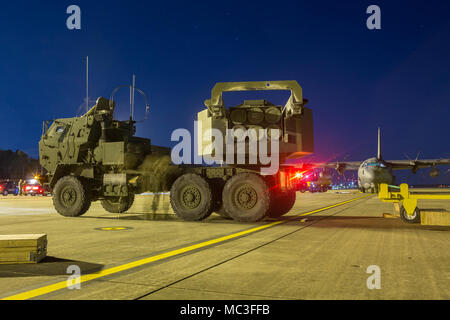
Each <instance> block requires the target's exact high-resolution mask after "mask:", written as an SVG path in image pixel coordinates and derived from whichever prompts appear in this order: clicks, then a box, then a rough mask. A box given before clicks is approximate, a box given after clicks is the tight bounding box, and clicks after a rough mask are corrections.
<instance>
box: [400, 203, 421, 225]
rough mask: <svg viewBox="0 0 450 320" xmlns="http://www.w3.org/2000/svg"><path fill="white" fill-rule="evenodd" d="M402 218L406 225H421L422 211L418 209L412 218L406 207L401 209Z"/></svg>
mask: <svg viewBox="0 0 450 320" xmlns="http://www.w3.org/2000/svg"><path fill="white" fill-rule="evenodd" d="M400 218H402V220H403V221H404V222H406V223H420V210H419V208H416V210H414V213H413V215H412V216H410V215H409V214H408V213H407V212H406V210H405V208H404V207H402V208H401V209H400Z"/></svg>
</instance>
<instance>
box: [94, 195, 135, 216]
mask: <svg viewBox="0 0 450 320" xmlns="http://www.w3.org/2000/svg"><path fill="white" fill-rule="evenodd" d="M133 202H134V194H132V193H130V194H128V196H127V197H109V198H106V199H103V200H101V203H102V207H103V209H105V210H106V211H108V212H111V213H123V212H125V211H128V209H130V208H131V206H132V205H133Z"/></svg>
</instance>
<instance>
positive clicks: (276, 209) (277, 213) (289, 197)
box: [269, 189, 296, 218]
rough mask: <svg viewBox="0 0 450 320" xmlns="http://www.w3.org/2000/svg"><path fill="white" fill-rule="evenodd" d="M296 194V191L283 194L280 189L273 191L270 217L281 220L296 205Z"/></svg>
mask: <svg viewBox="0 0 450 320" xmlns="http://www.w3.org/2000/svg"><path fill="white" fill-rule="evenodd" d="M295 199H296V192H295V191H294V190H289V191H286V192H281V191H279V190H278V189H274V190H273V191H272V198H271V201H272V203H271V206H270V212H269V217H271V218H279V217H281V216H283V215H285V214H286V213H288V212H289V211H291V209H292V207H293V206H294V204H295Z"/></svg>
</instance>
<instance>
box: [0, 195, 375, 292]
mask: <svg viewBox="0 0 450 320" xmlns="http://www.w3.org/2000/svg"><path fill="white" fill-rule="evenodd" d="M368 196H371V195H365V196H362V197H358V198H354V199H351V200H347V201H344V202H340V203H337V204H333V205H331V206H328V207H324V208H320V209H316V210H313V211H309V212H306V213H302V214H299V215H296V216H297V217H303V216H308V215H311V214H314V213H317V212H320V211H324V210H328V209H331V208H334V207H338V206H341V205H344V204H347V203H350V202H353V201H356V200H359V199H362V198H366V197H368ZM289 221H292V219H289V220H281V221H275V222H271V223H267V224H265V225H262V226H259V227H255V228H251V229H248V230H244V231H240V232H236V233H233V234H230V235H227V236H223V237H220V238H216V239H212V240H208V241H204V242H201V243H197V244H194V245H191V246H188V247H184V248H180V249H176V250H172V251H169V252H166V253H161V254H158V255H155V256H152V257H148V258H144V259H141V260H137V261H133V262H129V263H125V264H122V265H119V266H116V267H112V268H108V269H105V270H102V271H99V272H96V273H91V274H87V275H82V276H80V277H78V278H76V279H71V280H70V281H69V283H68V282H67V281H61V282H57V283H54V284H50V285H47V286H44V287H41V288H37V289H34V290H30V291H26V292H22V293H19V294H16V295H13V296H9V297H6V298H3V299H1V300H27V299H32V298H35V297H38V296H42V295H44V294H48V293H51V292H54V291H57V290H61V289H64V288H67V287H68V286H71V285H73V283H76V282H79V283H83V282H87V281H91V280H94V279H98V278H102V277H105V276H108V275H111V274H115V273H118V272H121V271H125V270H129V269H132V268H136V267H140V266H143V265H145V264H148V263H151V262H155V261H159V260H163V259H167V258H170V257H174V256H177V255H180V254H183V253H186V252H190V251H194V250H197V249H201V248H204V247H207V246H211V245H214V244H217V243H220V242H224V241H227V240H231V239H234V238H238V237H242V236H245V235H248V234H251V233H255V232H257V231H260V230H264V229H267V228H271V227H273V226H276V225H279V224H282V223H285V222H289Z"/></svg>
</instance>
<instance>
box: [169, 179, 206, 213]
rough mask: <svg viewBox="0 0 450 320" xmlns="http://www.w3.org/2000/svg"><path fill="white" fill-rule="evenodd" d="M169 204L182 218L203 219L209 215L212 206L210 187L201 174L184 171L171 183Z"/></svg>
mask: <svg viewBox="0 0 450 320" xmlns="http://www.w3.org/2000/svg"><path fill="white" fill-rule="evenodd" d="M170 204H171V205H172V208H173V211H175V213H176V215H177V216H178V217H180V218H181V219H183V220H187V221H199V220H203V219H205V218H207V217H209V216H210V215H211V213H212V210H213V208H214V201H213V195H212V191H211V187H210V185H209V184H208V182H207V181H206V180H205V179H204V178H202V177H201V176H199V175H197V174H193V173H186V174H184V175H182V176H181V177H179V178H178V179H177V180H176V181H175V182H174V184H173V185H172V188H171V189H170Z"/></svg>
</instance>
